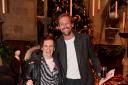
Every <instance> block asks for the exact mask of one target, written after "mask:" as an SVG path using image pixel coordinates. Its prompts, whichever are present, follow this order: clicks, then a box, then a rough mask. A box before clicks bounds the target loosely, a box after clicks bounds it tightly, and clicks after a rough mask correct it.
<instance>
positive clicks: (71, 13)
mask: <svg viewBox="0 0 128 85" xmlns="http://www.w3.org/2000/svg"><path fill="white" fill-rule="evenodd" d="M70 16H72V0H70Z"/></svg>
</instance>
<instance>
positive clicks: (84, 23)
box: [48, 0, 93, 36]
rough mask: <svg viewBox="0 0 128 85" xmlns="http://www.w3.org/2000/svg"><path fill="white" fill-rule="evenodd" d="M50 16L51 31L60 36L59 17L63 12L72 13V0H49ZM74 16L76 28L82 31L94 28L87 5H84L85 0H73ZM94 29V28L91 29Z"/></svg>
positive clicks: (49, 27)
mask: <svg viewBox="0 0 128 85" xmlns="http://www.w3.org/2000/svg"><path fill="white" fill-rule="evenodd" d="M48 4H49V9H48V16H49V17H51V23H49V26H48V30H49V33H53V34H54V35H55V36H58V33H59V32H58V30H56V27H57V17H58V16H59V15H60V14H62V13H70V0H48ZM72 17H73V21H74V30H75V31H77V32H81V33H85V32H86V33H88V31H89V30H90V29H89V28H92V23H93V22H92V20H91V19H90V18H89V15H88V12H87V11H86V7H85V6H83V0H72ZM91 31H92V29H91Z"/></svg>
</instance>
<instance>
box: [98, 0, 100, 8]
mask: <svg viewBox="0 0 128 85" xmlns="http://www.w3.org/2000/svg"><path fill="white" fill-rule="evenodd" d="M99 9H100V0H98V10H99Z"/></svg>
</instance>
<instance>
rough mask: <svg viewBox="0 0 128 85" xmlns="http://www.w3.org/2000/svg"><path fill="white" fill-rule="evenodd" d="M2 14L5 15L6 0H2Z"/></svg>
mask: <svg viewBox="0 0 128 85" xmlns="http://www.w3.org/2000/svg"><path fill="white" fill-rule="evenodd" d="M2 13H3V14H5V0H2Z"/></svg>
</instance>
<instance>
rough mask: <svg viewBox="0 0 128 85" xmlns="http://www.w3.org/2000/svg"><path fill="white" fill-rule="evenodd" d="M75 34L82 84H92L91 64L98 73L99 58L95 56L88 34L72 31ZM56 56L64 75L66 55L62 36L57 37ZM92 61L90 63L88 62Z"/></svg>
mask: <svg viewBox="0 0 128 85" xmlns="http://www.w3.org/2000/svg"><path fill="white" fill-rule="evenodd" d="M74 35H75V41H74V45H75V50H76V55H77V61H78V67H79V71H80V75H81V78H82V79H81V80H82V85H94V83H95V82H94V73H92V68H91V67H92V65H93V67H94V71H95V72H96V73H100V63H99V59H98V58H97V57H96V56H95V54H94V52H93V48H92V44H91V42H90V40H89V36H87V35H85V34H78V33H74ZM56 56H58V58H59V61H60V62H61V65H62V68H63V70H64V76H65V77H66V73H67V56H66V44H65V41H64V38H63V36H60V38H58V39H57V44H56ZM89 59H91V61H92V65H91V64H90V62H89Z"/></svg>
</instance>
